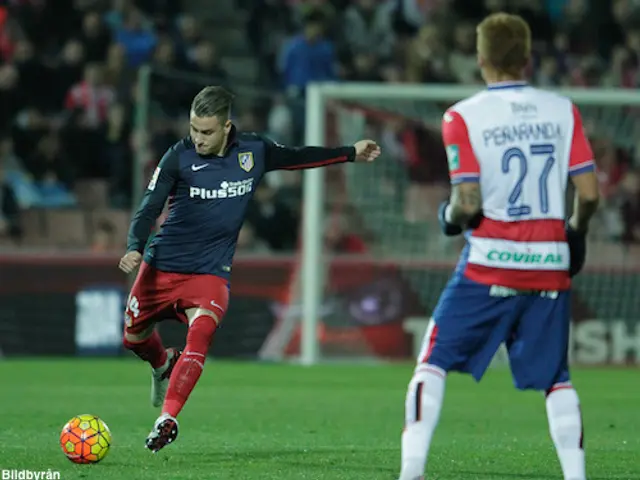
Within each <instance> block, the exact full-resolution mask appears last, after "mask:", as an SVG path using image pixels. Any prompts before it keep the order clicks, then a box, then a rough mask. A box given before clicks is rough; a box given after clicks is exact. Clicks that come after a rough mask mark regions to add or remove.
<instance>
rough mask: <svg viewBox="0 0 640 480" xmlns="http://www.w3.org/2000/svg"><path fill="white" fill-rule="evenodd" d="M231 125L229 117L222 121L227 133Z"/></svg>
mask: <svg viewBox="0 0 640 480" xmlns="http://www.w3.org/2000/svg"><path fill="white" fill-rule="evenodd" d="M231 127H233V123H231V119H230V118H227V121H226V122H224V133H225V135H227V134H228V133H229V132H230V131H231Z"/></svg>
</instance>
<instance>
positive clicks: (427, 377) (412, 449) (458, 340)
mask: <svg viewBox="0 0 640 480" xmlns="http://www.w3.org/2000/svg"><path fill="white" fill-rule="evenodd" d="M490 290H491V289H490V287H488V286H485V285H480V284H477V283H475V282H471V281H467V280H461V281H459V282H458V283H453V284H450V285H449V286H447V288H446V289H445V291H444V292H443V293H442V296H441V298H440V301H439V303H438V306H437V307H436V309H435V311H434V320H432V321H431V323H430V325H429V328H428V330H427V333H426V335H425V338H424V340H423V347H422V351H421V352H420V355H419V357H418V366H417V367H416V369H415V372H414V375H413V378H412V379H411V382H410V383H409V388H408V389H407V397H406V402H405V428H404V431H403V433H402V468H401V473H400V480H417V479H420V478H422V475H423V473H424V470H425V466H426V463H427V456H428V453H429V449H430V446H431V440H432V437H433V434H434V431H435V429H436V426H437V424H438V421H439V419H440V412H441V410H442V403H443V398H444V390H445V380H446V376H447V373H448V372H450V371H461V372H465V373H471V374H472V375H473V376H474V378H476V380H480V379H481V378H482V376H483V374H484V372H485V370H486V369H487V367H488V366H489V364H490V362H491V359H492V358H493V356H494V354H495V352H496V351H497V350H498V347H499V346H500V343H501V342H502V339H503V338H504V336H505V334H506V332H507V331H508V330H509V329H510V328H511V322H512V320H513V318H514V314H515V313H514V312H516V311H517V308H518V306H517V304H516V303H517V302H518V299H517V298H504V297H492V296H491V294H490Z"/></svg>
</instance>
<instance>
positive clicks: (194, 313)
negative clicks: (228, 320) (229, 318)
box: [185, 307, 221, 326]
mask: <svg viewBox="0 0 640 480" xmlns="http://www.w3.org/2000/svg"><path fill="white" fill-rule="evenodd" d="M185 314H186V315H187V319H188V320H189V326H191V325H193V322H194V321H195V320H196V319H197V318H200V317H209V318H211V319H213V321H214V322H215V324H216V325H220V321H221V318H220V317H219V316H218V315H217V314H216V313H215V312H212V311H211V310H208V309H206V308H202V307H194V308H187V309H186V310H185Z"/></svg>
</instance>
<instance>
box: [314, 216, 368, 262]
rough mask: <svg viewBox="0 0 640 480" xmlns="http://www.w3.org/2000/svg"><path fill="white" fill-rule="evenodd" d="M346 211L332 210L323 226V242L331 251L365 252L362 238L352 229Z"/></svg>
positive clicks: (346, 252) (365, 246)
mask: <svg viewBox="0 0 640 480" xmlns="http://www.w3.org/2000/svg"><path fill="white" fill-rule="evenodd" d="M349 220H350V219H349V215H348V214H347V213H346V212H342V211H339V212H334V213H333V214H332V215H331V216H330V217H329V218H328V219H327V220H326V221H325V228H324V242H325V246H326V248H327V249H328V250H329V251H330V252H331V253H344V254H362V253H367V250H368V249H367V244H366V242H365V241H364V239H363V238H362V237H361V236H360V235H358V234H357V233H355V232H354V231H352V230H351V229H350V226H351V225H352V223H351V222H350V221H349Z"/></svg>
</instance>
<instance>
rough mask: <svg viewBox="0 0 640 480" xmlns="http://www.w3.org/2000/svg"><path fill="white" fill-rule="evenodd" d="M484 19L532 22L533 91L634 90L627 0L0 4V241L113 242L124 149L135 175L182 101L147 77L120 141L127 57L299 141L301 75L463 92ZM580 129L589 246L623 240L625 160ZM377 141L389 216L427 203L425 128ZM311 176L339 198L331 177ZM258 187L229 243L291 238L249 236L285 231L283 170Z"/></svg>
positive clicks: (267, 244)
mask: <svg viewBox="0 0 640 480" xmlns="http://www.w3.org/2000/svg"><path fill="white" fill-rule="evenodd" d="M499 9H507V10H510V11H514V12H517V13H520V14H521V15H523V16H524V17H525V18H526V19H527V20H528V21H529V22H530V23H531V25H532V28H533V32H534V34H535V58H534V61H533V64H532V67H531V78H532V79H533V82H534V83H535V84H538V85H543V86H550V87H553V86H565V85H570V86H582V87H589V86H611V87H620V88H637V86H638V81H639V80H638V79H639V77H638V67H639V65H640V61H639V60H640V2H637V1H634V0H615V1H612V2H599V1H597V0H592V1H588V0H564V1H561V0H554V1H551V0H548V1H543V0H510V1H507V0H485V1H478V2H469V1H465V0H430V1H418V0H390V1H376V0H352V1H348V0H335V1H328V0H297V1H296V0H288V1H285V0H219V1H216V4H215V8H212V6H211V4H210V3H209V2H206V1H205V0H189V1H187V0H185V1H182V2H180V1H176V0H173V1H168V0H139V1H118V0H115V1H103V0H75V1H73V0H58V1H56V2H46V1H44V0H9V1H7V2H4V6H2V7H0V179H1V191H0V209H1V212H0V234H1V235H0V238H1V239H2V240H1V244H2V246H3V247H8V248H9V247H12V248H16V247H17V248H29V247H39V248H45V247H52V248H73V249H78V248H80V249H92V250H94V251H99V252H100V251H105V250H112V249H115V250H116V251H119V250H120V249H121V248H122V247H123V242H124V234H123V232H125V231H126V227H127V222H128V213H127V212H128V210H129V209H130V208H131V199H132V187H133V185H132V181H131V173H130V172H131V170H132V165H133V161H134V157H135V155H134V154H135V153H136V152H135V149H141V148H144V149H147V151H148V154H147V157H148V159H149V165H148V169H149V170H150V169H152V168H153V166H154V162H157V160H158V158H159V157H160V155H161V154H162V152H163V151H164V150H165V149H166V148H167V146H169V145H170V144H171V143H173V142H174V141H175V140H176V139H177V138H179V137H180V136H181V135H183V134H184V130H185V126H186V125H185V122H184V119H185V114H186V112H185V106H186V105H187V104H188V102H189V99H190V98H191V96H192V95H193V93H194V90H195V91H197V88H196V87H193V84H191V83H189V82H181V81H180V80H179V78H180V77H179V76H175V75H173V76H172V75H164V76H162V75H159V76H157V77H156V78H154V80H153V81H152V87H151V90H152V92H151V93H152V96H153V99H154V102H156V103H157V104H158V105H159V106H160V111H161V113H162V114H161V115H159V117H158V118H161V119H162V121H160V120H159V121H154V122H152V129H151V132H145V135H144V138H141V136H140V134H139V133H138V134H135V132H134V131H133V105H134V103H135V101H136V96H137V95H138V93H139V92H136V90H135V88H134V86H135V81H136V77H137V72H138V68H139V67H140V66H141V65H143V64H147V63H148V64H151V65H153V66H154V68H155V69H156V70H157V71H172V72H185V73H187V74H196V75H200V76H201V77H204V78H207V79H208V81H209V83H220V84H223V85H227V86H230V87H232V88H233V89H242V88H252V89H253V90H252V91H254V92H258V93H256V94H255V95H254V96H253V97H251V98H252V100H251V101H250V102H244V104H243V103H242V102H240V105H239V110H238V111H237V112H235V119H236V122H237V123H238V124H239V126H240V127H241V128H246V129H255V130H259V131H264V132H267V133H268V134H270V135H271V136H272V137H274V138H275V139H276V140H278V141H280V142H283V143H299V142H300V141H301V139H302V133H303V127H304V103H303V99H304V88H305V85H306V84H307V83H308V82H310V81H314V80H323V79H324V80H336V81H349V80H358V81H377V82H389V83H397V84H401V83H403V82H421V83H425V84H428V83H433V82H452V83H464V84H475V83H479V82H480V78H479V76H478V70H477V67H476V65H475V53H474V24H475V22H476V21H477V19H479V18H481V17H482V16H483V15H485V14H486V13H488V12H490V11H494V10H499ZM52 19H53V20H52ZM594 32H595V33H594ZM302 35H316V36H321V37H322V42H324V45H325V47H326V51H327V52H330V53H329V55H328V56H326V55H324V56H323V57H322V58H323V60H322V61H324V62H325V64H320V63H318V62H315V61H314V62H309V61H308V59H309V56H313V55H316V54H317V50H314V51H311V50H305V44H304V42H301V36H302ZM318 61H320V60H318ZM310 66H313V68H311V67H310ZM384 121H388V120H383V122H384ZM588 126H589V125H588ZM590 127H591V129H592V130H591V131H590V133H591V134H592V136H593V142H594V147H595V150H596V152H597V160H598V164H599V165H598V166H599V170H600V176H601V181H602V190H603V194H604V196H605V198H606V201H605V206H604V208H603V210H602V213H601V219H600V221H601V222H602V225H603V228H602V232H603V233H602V235H601V236H602V237H604V238H603V239H604V240H606V241H615V242H619V241H622V242H628V243H634V242H637V241H638V240H639V239H640V207H638V205H640V177H639V175H640V173H639V169H638V158H637V153H636V152H637V149H636V147H635V145H627V146H625V147H626V148H621V146H620V145H619V144H617V143H615V142H612V141H611V140H610V139H608V138H603V137H599V136H598V133H599V132H598V131H596V130H597V129H595V128H594V126H593V125H590ZM381 135H382V136H383V138H382V141H383V144H384V145H385V147H386V148H387V150H389V151H393V152H394V155H395V156H396V157H397V159H398V160H399V161H401V162H403V165H405V167H404V168H407V169H408V172H409V177H410V179H411V185H412V186H413V187H415V188H412V189H410V193H409V195H413V196H414V197H412V198H413V201H407V202H406V209H405V211H404V212H403V214H404V219H405V221H406V222H409V223H411V222H414V221H416V220H420V219H421V218H423V216H424V212H421V211H420V208H421V207H420V205H421V204H422V203H426V205H427V207H425V208H427V209H428V208H431V207H430V205H431V206H432V204H433V202H435V201H436V199H437V198H439V196H440V194H441V193H440V190H441V188H442V187H441V185H442V184H443V183H444V182H446V170H445V169H444V167H443V168H437V167H436V165H437V164H438V162H436V161H433V158H434V156H436V155H438V154H439V153H441V152H440V150H439V149H440V146H439V140H438V138H437V135H436V133H434V132H429V131H427V130H425V129H424V128H420V127H416V126H415V125H413V124H407V123H402V122H396V123H394V124H393V125H385V129H384V131H382V130H381ZM425 152H429V155H426V154H425ZM427 158H429V159H430V160H427ZM439 163H440V164H442V165H443V166H444V165H445V164H444V162H439ZM329 178H330V180H331V181H332V182H333V188H336V189H337V188H339V185H340V182H341V177H340V175H339V174H338V173H336V172H332V174H330V175H329ZM269 182H270V183H269V185H268V186H266V187H265V189H264V191H263V192H262V194H260V195H258V196H257V197H256V200H255V202H256V203H255V205H254V206H253V207H252V208H253V210H252V215H251V218H250V220H249V223H248V225H247V227H246V229H245V231H244V232H243V235H242V237H241V240H242V241H241V244H240V249H241V250H245V251H264V250H274V249H276V250H290V249H292V248H293V247H294V245H295V242H294V241H292V239H291V238H290V237H289V236H286V238H274V234H275V235H277V232H276V233H274V232H273V231H272V230H270V229H265V228H263V226H264V223H265V222H264V221H263V220H264V217H265V216H266V215H270V214H271V213H269V212H271V211H273V210H274V209H277V210H278V211H279V215H282V216H284V217H286V218H290V217H293V218H294V220H293V221H292V222H291V225H292V228H295V225H296V223H297V217H298V215H299V212H298V210H299V198H300V196H299V195H300V177H299V175H298V174H296V173H291V174H289V173H287V174H286V175H281V176H279V177H272V178H270V180H269ZM439 189H440V190H439ZM336 192H337V191H336ZM331 198H332V199H333V200H334V201H335V202H337V203H340V202H342V203H341V205H342V207H341V209H339V210H338V211H336V213H335V214H334V215H333V216H332V217H331V218H330V222H331V225H332V229H331V232H333V233H331V234H328V235H327V237H328V239H329V237H331V238H332V239H333V240H332V241H331V242H332V243H331V244H332V245H333V246H334V248H335V249H336V250H337V251H342V252H352V253H357V252H362V251H366V248H365V247H364V246H363V245H364V244H365V243H366V242H367V241H370V240H372V238H371V236H370V235H368V234H367V232H366V231H365V229H363V228H362V227H360V226H359V224H360V223H361V222H359V221H358V214H357V210H356V209H353V208H350V207H349V205H345V202H346V200H345V198H344V196H343V195H339V194H338V193H336V194H335V195H333V196H332V197H331ZM420 199H426V202H421V201H420ZM328 231H329V230H328ZM287 235H289V234H287ZM334 237H335V238H334ZM336 238H338V239H339V241H336ZM340 239H341V240H340Z"/></svg>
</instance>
